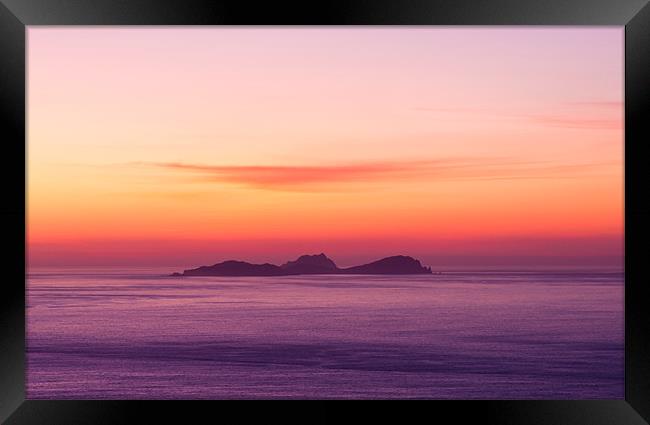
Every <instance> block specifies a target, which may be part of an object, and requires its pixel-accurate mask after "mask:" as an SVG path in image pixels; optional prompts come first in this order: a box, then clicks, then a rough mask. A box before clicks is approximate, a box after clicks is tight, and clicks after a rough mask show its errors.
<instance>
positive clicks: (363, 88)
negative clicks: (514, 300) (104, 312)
mask: <svg viewBox="0 0 650 425" xmlns="http://www.w3.org/2000/svg"><path fill="white" fill-rule="evenodd" d="M27 151H28V175H27V195H28V207H27V210H28V214H27V220H28V227H27V237H28V255H29V258H28V261H29V264H30V266H39V265H120V264H129V265H162V264H165V265H174V266H176V265H186V266H195V265H198V264H208V263H209V264H212V263H215V262H217V261H222V260H225V259H230V258H239V259H245V260H249V261H270V262H281V261H284V260H286V259H289V258H291V257H296V256H297V255H299V254H302V253H319V252H321V251H324V252H325V253H327V254H328V255H330V256H331V257H332V258H333V259H334V260H335V261H336V262H337V263H338V264H339V265H341V266H344V265H349V264H352V263H355V262H358V261H365V260H370V259H375V258H378V257H380V256H384V255H393V254H407V255H413V256H416V257H418V258H420V259H422V260H423V262H424V263H426V264H430V265H434V266H440V267H442V266H445V265H447V266H458V267H463V266H467V267H474V266H478V267H483V266H485V267H488V266H520V265H526V266H552V265H557V266H596V265H598V266H622V255H623V247H622V242H623V28H622V27H621V28H614V27H594V28H585V27H580V28H568V27H536V28H523V27H519V28H489V27H484V28H481V27H465V28H463V27H453V28H445V27H428V28H424V27H410V28H409V27H393V28H255V27H251V28H210V27H204V28H117V27H115V28H110V27H98V28H83V27H81V28H80V27H76V28H71V27H68V28H54V27H29V28H28V144H27Z"/></svg>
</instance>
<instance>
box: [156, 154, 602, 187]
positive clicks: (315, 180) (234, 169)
mask: <svg viewBox="0 0 650 425" xmlns="http://www.w3.org/2000/svg"><path fill="white" fill-rule="evenodd" d="M144 164H146V165H149V166H155V167H159V168H164V169H167V170H170V171H175V172H178V173H184V174H190V175H193V176H195V177H197V178H198V180H199V181H202V182H206V181H207V182H219V183H229V184H240V185H246V186H250V187H255V188H258V189H267V190H299V191H300V190H312V189H314V188H318V189H319V190H323V189H325V190H327V189H328V187H329V188H330V189H331V188H336V190H340V189H341V188H342V185H343V184H353V183H382V182H386V181H413V180H425V179H427V180H430V181H432V182H435V181H442V180H520V179H544V178H575V177H577V176H580V175H585V174H589V173H593V172H602V171H603V170H605V169H606V168H607V167H611V166H612V165H615V164H613V163H584V164H557V163H550V162H547V163H545V162H541V161H540V162H523V161H514V160H504V159H488V158H479V159H477V158H460V159H439V160H415V161H392V162H391V161H386V162H365V163H352V164H340V165H295V166H294V165H206V164H188V163H181V162H166V163H144Z"/></svg>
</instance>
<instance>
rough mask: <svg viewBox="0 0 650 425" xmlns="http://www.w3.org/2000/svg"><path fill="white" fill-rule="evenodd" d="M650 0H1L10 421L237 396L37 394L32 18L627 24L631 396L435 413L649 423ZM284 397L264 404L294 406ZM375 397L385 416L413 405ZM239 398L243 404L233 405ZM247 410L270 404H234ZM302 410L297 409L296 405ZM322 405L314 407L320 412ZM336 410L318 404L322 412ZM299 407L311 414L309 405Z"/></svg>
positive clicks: (181, 414)
mask: <svg viewBox="0 0 650 425" xmlns="http://www.w3.org/2000/svg"><path fill="white" fill-rule="evenodd" d="M647 3H648V1H647V0H609V1H608V0H570V1H569V0H546V1H536V0H489V1H486V0H456V1H434V0H403V1H397V0H395V1H386V0H373V1H370V0H349V1H345V2H344V1H323V0H321V1H309V2H307V1H302V2H300V1H295V2H286V1H285V2H277V1H267V2H261V1H260V2H250V1H245V0H240V1H209V0H183V1H178V0H177V1H172V0H113V1H110V0H85V1H84V0H0V108H1V109H0V123H1V125H0V131H1V133H0V134H2V152H3V154H4V155H3V158H4V160H5V161H4V163H3V165H2V167H0V170H1V173H2V177H3V179H2V180H1V181H2V182H3V183H4V184H3V185H2V195H3V202H2V203H0V214H1V216H2V223H3V230H4V232H3V237H2V238H1V239H2V242H3V244H5V245H6V247H5V248H6V249H4V250H3V252H4V254H3V255H2V257H1V258H2V273H3V275H4V276H3V279H2V285H1V286H0V288H1V291H2V292H1V294H2V295H1V296H0V303H1V308H0V333H1V342H0V421H5V420H6V423H9V424H19V423H38V424H41V423H42V424H46V423H47V424H50V423H56V424H78V423H79V424H81V423H98V424H102V423H110V424H116V423H138V422H141V421H142V422H152V421H153V418H157V419H156V420H157V421H160V420H163V421H165V422H191V419H189V420H188V417H190V416H193V415H206V414H207V415H208V416H207V417H212V418H215V419H218V418H219V417H220V416H221V415H222V414H223V413H222V412H223V409H226V407H225V404H224V403H221V404H219V406H215V405H214V404H213V403H192V404H191V405H189V406H188V405H186V404H182V405H181V404H179V403H178V402H170V403H167V402H148V401H140V402H134V401H38V400H25V276H26V275H25V273H26V268H25V234H26V233H25V231H26V229H25V213H26V208H27V206H26V203H25V202H26V197H25V178H26V173H25V171H26V169H25V165H26V164H25V149H26V139H25V135H26V133H25V111H26V110H25V106H26V103H25V71H26V68H25V30H26V26H30V25H135V24H137V25H545V26H550V25H586V26H596V25H610V26H621V27H622V26H624V27H625V400H602V401H599V400H592V401H579V400H575V401H506V400H492V401H458V402H456V401H450V402H442V401H435V402H434V404H433V405H429V406H427V407H425V408H424V409H422V410H421V411H420V413H425V414H426V415H428V416H426V418H429V419H431V418H432V415H433V420H434V422H435V419H436V418H438V417H440V418H442V417H444V414H451V415H453V418H454V419H453V421H454V423H459V422H461V423H462V422H463V421H464V420H467V419H472V420H476V419H477V418H478V419H479V420H480V421H481V422H485V423H498V424H573V425H579V424H591V425H594V424H608V425H609V424H620V425H624V424H643V423H647V422H650V315H649V314H648V312H647V310H646V309H645V303H646V302H648V301H649V298H648V294H649V293H650V291H649V290H648V285H650V267H648V265H647V261H645V257H646V255H645V254H646V249H645V248H646V241H648V240H650V232H649V229H650V227H649V226H648V218H650V191H649V190H647V189H646V188H645V187H644V182H645V180H647V179H644V177H647V174H650V172H649V171H648V169H649V167H648V166H647V165H646V162H647V159H646V158H647V156H646V155H645V154H646V152H647V148H646V145H647V143H648V142H649V141H650V134H649V131H648V127H649V126H648V121H649V120H648V119H647V118H646V116H645V113H644V112H643V111H648V110H650V88H649V87H650V85H649V83H648V76H649V75H650V6H648V4H647ZM281 406H282V404H281V403H278V404H275V405H274V406H273V407H272V408H268V407H267V408H264V411H265V417H266V414H268V415H271V416H273V415H275V414H277V415H278V416H280V415H283V416H285V417H286V415H287V412H289V411H291V410H293V409H286V410H285V409H282V407H281ZM386 406H389V405H383V406H382V407H381V408H377V407H375V405H373V407H372V408H371V409H369V410H372V411H373V412H374V414H376V415H382V416H383V419H390V416H384V415H393V417H394V418H397V419H399V420H400V421H403V420H405V419H406V418H407V417H408V415H409V414H410V413H405V412H404V410H408V411H409V412H412V409H411V408H410V407H409V409H395V411H393V412H389V411H390V410H392V409H387V408H386ZM231 409H232V410H231ZM227 410H231V411H230V412H229V413H233V412H235V411H236V414H237V415H238V419H239V420H244V419H246V418H248V417H250V418H254V417H255V415H257V414H259V413H260V412H259V411H257V412H256V410H258V409H239V408H236V407H235V408H234V409H233V408H232V407H229V408H227ZM296 412H297V411H295V412H294V413H293V414H289V416H292V415H296V414H297V413H296ZM312 415H313V414H312ZM328 415H332V416H331V419H335V418H337V416H335V414H334V413H332V411H330V410H329V409H327V411H325V412H324V411H318V412H317V415H316V416H318V418H320V419H325V418H327V416H328ZM298 416H299V415H298Z"/></svg>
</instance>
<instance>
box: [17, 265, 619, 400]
mask: <svg viewBox="0 0 650 425" xmlns="http://www.w3.org/2000/svg"><path fill="white" fill-rule="evenodd" d="M27 303H28V309H27V398H30V399H132V398H136V399H195V398H209V399H213V398H216V399H223V398H440V399H449V398H464V399H467V398H470V399H471V398H480V399H500V398H507V399H622V398H623V397H624V364H623V362H624V351H623V338H624V328H623V274H622V273H613V272H557V271H556V272H483V273H480V272H471V273H470V272H467V273H464V272H453V273H452V272H450V273H444V274H441V275H420V276H397V277H396V276H332V275H329V276H290V277H265V278H259V277H255V278H243V277H241V278H225V277H194V278H169V277H164V276H163V275H162V272H159V271H158V272H155V271H147V270H125V271H115V270H113V271H112V272H111V271H106V270H104V271H99V270H95V271H93V270H62V269H61V270H38V271H32V272H31V273H30V276H29V278H28V284H27Z"/></svg>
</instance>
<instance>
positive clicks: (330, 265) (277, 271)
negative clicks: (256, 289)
mask: <svg viewBox="0 0 650 425" xmlns="http://www.w3.org/2000/svg"><path fill="white" fill-rule="evenodd" d="M303 274H380V275H391V274H431V268H430V267H424V266H423V265H422V264H421V263H420V262H419V261H418V260H416V259H415V258H413V257H408V256H405V255H396V256H393V257H386V258H382V259H381V260H377V261H373V262H372V263H368V264H363V265H360V266H353V267H348V268H343V269H341V268H339V267H338V266H337V265H336V264H335V263H334V261H332V260H331V259H329V258H328V257H327V256H326V255H325V254H323V253H321V254H318V255H302V256H300V257H299V258H298V259H297V260H295V261H288V262H286V263H284V264H282V265H281V266H276V265H275V264H269V263H264V264H251V263H247V262H245V261H235V260H229V261H224V262H222V263H217V264H214V265H212V266H201V267H198V268H195V269H189V270H185V271H183V273H174V274H172V276H176V277H180V276H293V275H303Z"/></svg>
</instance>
